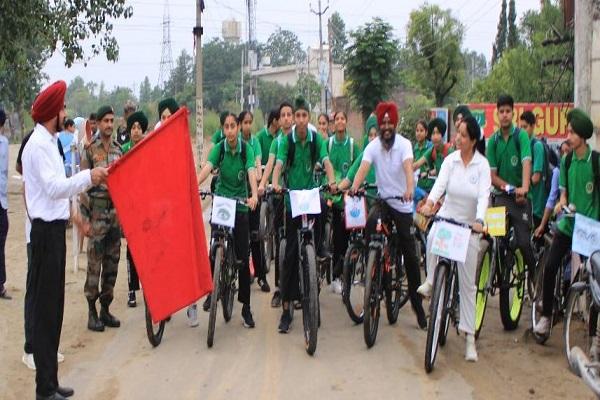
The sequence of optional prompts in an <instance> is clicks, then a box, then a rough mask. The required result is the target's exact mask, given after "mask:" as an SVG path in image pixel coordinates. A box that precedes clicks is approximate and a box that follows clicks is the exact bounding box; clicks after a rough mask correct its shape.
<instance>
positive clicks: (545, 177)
mask: <svg viewBox="0 0 600 400" xmlns="http://www.w3.org/2000/svg"><path fill="white" fill-rule="evenodd" d="M537 142H540V143H541V144H542V146H544V166H543V169H542V182H543V183H544V188H545V190H546V193H550V187H551V186H552V167H551V166H550V160H549V158H548V157H549V156H548V155H549V154H550V152H551V151H552V150H551V149H550V147H549V146H548V144H547V143H546V142H544V141H543V140H537V139H536V138H532V139H531V168H532V170H533V162H534V157H535V155H534V151H533V148H534V146H535V144H536V143H537ZM519 147H520V146H517V149H518V150H520V148H519ZM520 153H521V152H520V151H519V155H520Z"/></svg>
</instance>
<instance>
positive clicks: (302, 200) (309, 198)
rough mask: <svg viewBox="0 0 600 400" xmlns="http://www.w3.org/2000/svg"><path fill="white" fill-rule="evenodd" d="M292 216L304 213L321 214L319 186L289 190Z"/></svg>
mask: <svg viewBox="0 0 600 400" xmlns="http://www.w3.org/2000/svg"><path fill="white" fill-rule="evenodd" d="M290 205H291V207H292V218H296V217H297V216H299V215H306V214H321V197H320V196H319V188H315V189H310V190H290Z"/></svg>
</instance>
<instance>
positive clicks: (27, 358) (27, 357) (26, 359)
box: [21, 353, 35, 371]
mask: <svg viewBox="0 0 600 400" xmlns="http://www.w3.org/2000/svg"><path fill="white" fill-rule="evenodd" d="M21 361H23V364H25V365H26V366H27V368H29V369H31V370H33V371H35V361H34V360H33V354H27V353H23V357H22V358H21Z"/></svg>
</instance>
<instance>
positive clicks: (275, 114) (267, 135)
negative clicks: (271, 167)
mask: <svg viewBox="0 0 600 400" xmlns="http://www.w3.org/2000/svg"><path fill="white" fill-rule="evenodd" d="M277 136H279V110H278V109H273V110H271V111H269V116H268V117H267V125H266V126H264V127H263V128H262V129H261V130H260V131H259V132H258V133H257V134H256V139H257V140H258V143H260V151H261V154H262V159H261V164H262V166H263V167H265V166H266V165H267V162H268V161H269V149H270V148H271V143H273V140H275V138H276V137H277Z"/></svg>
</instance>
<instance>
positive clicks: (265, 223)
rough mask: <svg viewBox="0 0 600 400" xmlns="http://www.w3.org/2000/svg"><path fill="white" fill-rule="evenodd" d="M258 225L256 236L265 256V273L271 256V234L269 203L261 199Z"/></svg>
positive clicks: (267, 271) (269, 265)
mask: <svg viewBox="0 0 600 400" xmlns="http://www.w3.org/2000/svg"><path fill="white" fill-rule="evenodd" d="M259 221H260V223H259V225H258V237H259V240H260V241H261V242H262V245H263V256H264V258H265V264H264V265H265V273H266V274H268V273H269V271H270V270H271V259H272V258H273V234H272V232H271V212H270V209H269V203H268V202H266V201H263V202H262V203H261V205H260V217H259Z"/></svg>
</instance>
